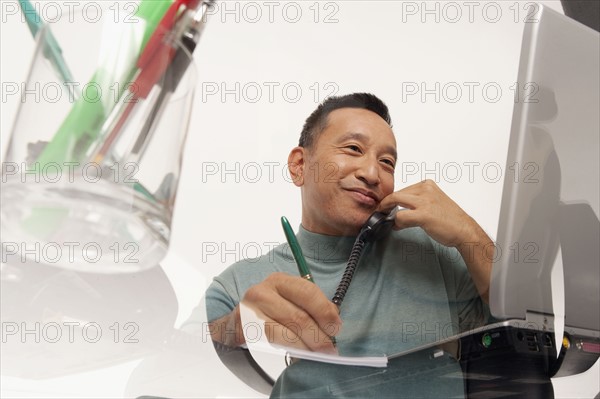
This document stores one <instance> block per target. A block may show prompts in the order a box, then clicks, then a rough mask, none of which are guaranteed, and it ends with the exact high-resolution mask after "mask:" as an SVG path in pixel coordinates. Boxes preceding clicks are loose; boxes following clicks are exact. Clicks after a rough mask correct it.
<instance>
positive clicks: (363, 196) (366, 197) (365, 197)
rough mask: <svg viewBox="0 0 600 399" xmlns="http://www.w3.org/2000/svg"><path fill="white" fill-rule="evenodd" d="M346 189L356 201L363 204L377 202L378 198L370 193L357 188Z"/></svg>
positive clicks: (372, 204)
mask: <svg viewBox="0 0 600 399" xmlns="http://www.w3.org/2000/svg"><path fill="white" fill-rule="evenodd" d="M347 191H348V193H349V194H350V195H351V196H352V197H353V198H354V199H355V200H356V201H357V202H359V203H361V204H363V205H367V206H376V205H377V204H378V203H379V199H378V198H377V197H376V196H375V195H374V194H372V193H369V192H364V191H358V190H347Z"/></svg>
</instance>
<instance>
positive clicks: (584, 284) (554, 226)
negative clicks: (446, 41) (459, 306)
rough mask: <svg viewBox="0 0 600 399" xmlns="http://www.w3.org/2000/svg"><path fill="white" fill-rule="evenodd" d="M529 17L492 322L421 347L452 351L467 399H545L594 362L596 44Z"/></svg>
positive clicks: (599, 293) (558, 19)
mask: <svg viewBox="0 0 600 399" xmlns="http://www.w3.org/2000/svg"><path fill="white" fill-rule="evenodd" d="M530 15H532V16H534V18H533V19H532V20H533V22H530V23H526V24H525V28H524V33H523V39H522V46H521V56H520V63H519V71H518V85H519V98H518V100H517V101H516V102H515V106H514V110H513V117H512V126H511V132H510V141H509V148H508V157H507V161H506V168H505V180H504V186H503V194H502V203H501V209H500V219H499V225H498V226H499V227H498V235H497V242H496V246H497V250H496V253H495V258H494V266H493V271H492V280H491V287H490V308H491V312H492V315H493V316H494V317H495V318H496V319H498V320H499V322H497V323H494V324H489V325H486V326H484V327H481V328H478V329H475V330H472V331H469V332H465V333H463V334H460V335H458V336H455V337H451V338H448V339H447V340H444V341H441V342H438V343H437V345H429V347H433V346H440V344H441V346H442V347H445V348H454V349H453V350H454V351H455V354H456V357H457V359H458V360H459V361H460V363H461V366H462V369H463V373H464V378H465V383H466V391H467V395H468V396H469V397H474V398H485V397H503V396H514V395H517V396H526V397H540V398H547V397H553V390H552V384H551V381H550V377H553V376H554V377H558V376H567V375H572V374H577V373H581V372H584V371H586V370H587V369H589V368H590V367H591V366H592V365H593V364H594V363H595V362H596V360H597V359H598V356H599V355H600V255H599V254H600V221H599V215H600V210H599V208H600V198H599V192H600V187H599V184H600V176H599V171H600V164H599V162H600V161H599V160H600V153H599V151H600V123H599V120H600V116H599V112H598V110H599V109H600V101H599V97H600V82H599V75H600V73H599V71H600V65H599V60H600V54H599V52H600V34H599V33H598V32H596V31H595V30H593V29H591V28H588V27H586V26H585V25H582V24H580V23H578V22H576V21H575V20H572V19H570V18H568V17H566V16H564V15H562V14H560V13H557V12H555V11H554V10H552V9H550V8H547V7H544V6H542V5H539V4H536V5H535V8H533V9H532V10H531V11H530ZM563 277H564V304H563V303H561V301H557V300H556V298H561V297H563V294H562V293H561V292H560V291H561V285H562V280H563ZM553 281H554V284H553ZM553 290H555V291H556V292H555V291H553ZM563 319H564V325H563V323H562V320H563ZM557 337H558V339H557ZM425 347H426V346H424V347H418V348H414V349H412V350H410V351H407V352H403V353H400V354H397V355H394V356H391V357H390V360H391V359H394V358H398V357H401V356H404V355H406V354H407V353H409V352H416V351H421V350H424V348H425Z"/></svg>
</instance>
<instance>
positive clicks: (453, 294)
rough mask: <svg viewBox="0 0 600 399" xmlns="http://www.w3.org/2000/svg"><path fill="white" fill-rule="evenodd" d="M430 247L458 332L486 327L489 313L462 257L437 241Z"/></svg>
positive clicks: (454, 249)
mask: <svg viewBox="0 0 600 399" xmlns="http://www.w3.org/2000/svg"><path fill="white" fill-rule="evenodd" d="M432 241H433V240H432ZM433 245H434V248H435V251H436V253H437V256H438V259H439V262H440V266H441V268H442V274H443V276H444V283H445V285H446V291H447V293H448V301H449V305H450V310H451V314H452V318H453V323H454V325H455V326H458V327H459V331H458V332H465V331H468V330H472V329H474V328H477V327H480V326H483V325H485V324H486V323H487V322H488V321H489V320H490V319H491V317H490V310H489V307H488V305H487V304H486V303H485V302H484V301H483V299H481V296H479V292H478V291H477V287H475V283H474V282H473V279H472V278H471V275H470V274H469V271H468V269H467V265H466V264H465V262H464V260H463V258H462V256H461V255H460V253H459V252H458V250H457V249H456V248H449V247H445V246H443V245H440V244H439V243H437V242H433Z"/></svg>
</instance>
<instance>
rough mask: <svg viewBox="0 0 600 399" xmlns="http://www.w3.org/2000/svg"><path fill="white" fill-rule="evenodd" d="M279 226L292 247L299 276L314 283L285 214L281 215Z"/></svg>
mask: <svg viewBox="0 0 600 399" xmlns="http://www.w3.org/2000/svg"><path fill="white" fill-rule="evenodd" d="M281 226H283V232H284V233H285V238H286V239H287V242H288V244H289V246H290V248H291V249H292V255H294V259H295V260H296V265H298V271H299V272H300V277H302V278H303V279H305V280H308V281H310V282H311V283H314V282H315V281H314V280H313V278H312V276H311V274H310V270H309V269H308V266H307V265H306V260H305V259H304V255H302V248H300V244H298V240H296V235H295V234H294V230H292V226H290V222H288V220H287V218H286V217H285V216H282V217H281Z"/></svg>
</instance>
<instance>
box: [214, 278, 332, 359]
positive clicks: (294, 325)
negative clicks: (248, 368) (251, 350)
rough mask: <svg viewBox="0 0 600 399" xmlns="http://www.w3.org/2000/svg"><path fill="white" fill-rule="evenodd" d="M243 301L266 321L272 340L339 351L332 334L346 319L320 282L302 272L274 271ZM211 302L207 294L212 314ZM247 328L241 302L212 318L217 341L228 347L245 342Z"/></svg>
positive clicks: (307, 348) (316, 348) (286, 344)
mask: <svg viewBox="0 0 600 399" xmlns="http://www.w3.org/2000/svg"><path fill="white" fill-rule="evenodd" d="M242 302H243V303H244V305H245V306H246V307H248V308H250V309H252V310H253V311H254V312H255V313H256V315H257V316H258V317H259V318H260V319H261V320H264V321H265V329H264V333H265V335H266V337H267V339H268V341H269V342H272V343H276V344H280V345H283V346H292V347H297V348H299V349H305V350H311V351H319V352H326V353H335V352H337V350H336V349H335V347H334V345H333V343H332V341H331V338H330V336H329V335H328V334H337V333H338V332H339V330H340V329H341V325H342V320H341V319H340V316H339V314H338V312H337V307H336V306H335V305H334V304H333V303H332V302H331V301H330V300H329V299H328V298H327V297H326V296H325V294H323V292H322V291H321V290H320V288H319V287H318V286H317V285H316V284H313V283H311V282H309V281H307V280H305V279H303V278H301V277H299V276H291V275H288V274H285V273H273V274H271V275H269V276H268V277H267V278H266V279H265V280H263V281H262V282H260V283H259V284H256V285H253V286H251V287H250V288H248V290H247V291H246V292H245V293H244V296H243V299H242ZM210 306H211V304H210V301H209V300H208V297H207V313H209V314H210V313H211V312H210V311H209V310H210V309H208V308H209V307H210ZM209 317H210V316H209ZM209 320H210V319H209ZM243 329H244V328H243V325H242V322H241V314H240V306H239V304H237V305H236V306H235V308H234V309H233V310H232V311H231V312H230V313H228V314H226V315H224V316H222V317H219V318H217V319H215V320H212V321H210V322H209V331H210V334H211V338H212V339H213V341H215V342H218V343H221V344H223V345H226V346H228V347H238V346H240V345H242V344H244V343H245V339H244V334H243Z"/></svg>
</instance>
